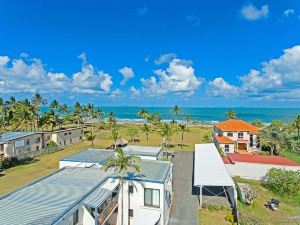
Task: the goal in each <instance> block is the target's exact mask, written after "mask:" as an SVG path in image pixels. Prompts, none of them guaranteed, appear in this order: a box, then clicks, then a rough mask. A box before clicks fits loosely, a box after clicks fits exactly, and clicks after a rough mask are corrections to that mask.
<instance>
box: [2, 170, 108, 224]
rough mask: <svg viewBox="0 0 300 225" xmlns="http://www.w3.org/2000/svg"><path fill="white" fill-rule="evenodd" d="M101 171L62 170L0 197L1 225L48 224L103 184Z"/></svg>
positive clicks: (105, 176) (105, 177) (103, 174)
mask: <svg viewBox="0 0 300 225" xmlns="http://www.w3.org/2000/svg"><path fill="white" fill-rule="evenodd" d="M108 175H109V174H108V173H105V172H103V171H101V170H100V169H91V168H89V169H86V168H63V169H62V170H59V171H58V172H56V173H54V174H52V175H50V176H47V177H45V178H43V179H41V180H39V181H37V182H34V183H31V184H29V185H26V186H24V187H23V188H21V189H18V190H16V191H14V192H11V193H9V194H7V195H4V196H2V197H1V198H0V224H9V225H28V224H30V225H33V224H36V225H41V224H43V225H48V224H52V222H53V221H54V220H56V219H57V218H59V217H60V216H61V215H63V214H64V213H65V212H67V211H68V210H69V209H71V208H72V207H74V205H76V204H78V202H80V201H81V200H83V199H84V198H85V197H86V195H87V194H89V193H90V192H91V191H93V190H94V189H95V188H97V187H98V186H99V185H100V184H101V183H102V182H104V181H105V180H106V179H107V177H108Z"/></svg>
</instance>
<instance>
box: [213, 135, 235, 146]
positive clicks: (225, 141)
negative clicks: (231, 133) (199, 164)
mask: <svg viewBox="0 0 300 225" xmlns="http://www.w3.org/2000/svg"><path fill="white" fill-rule="evenodd" d="M215 138H216V140H217V142H219V143H221V144H234V141H233V140H231V139H230V138H229V137H226V136H219V135H216V136H215Z"/></svg>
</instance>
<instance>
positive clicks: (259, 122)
mask: <svg viewBox="0 0 300 225" xmlns="http://www.w3.org/2000/svg"><path fill="white" fill-rule="evenodd" d="M251 124H252V125H253V126H255V127H258V128H263V127H264V126H265V125H264V123H263V122H262V121H261V120H253V121H252V122H251Z"/></svg>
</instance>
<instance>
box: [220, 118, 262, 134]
mask: <svg viewBox="0 0 300 225" xmlns="http://www.w3.org/2000/svg"><path fill="white" fill-rule="evenodd" d="M215 126H216V127H217V128H219V129H220V130H222V131H235V132H238V131H247V132H250V133H252V134H257V133H258V131H259V129H258V128H257V127H255V126H253V125H252V124H250V123H247V122H245V121H243V120H236V119H234V120H226V121H223V122H221V123H218V124H216V125H215Z"/></svg>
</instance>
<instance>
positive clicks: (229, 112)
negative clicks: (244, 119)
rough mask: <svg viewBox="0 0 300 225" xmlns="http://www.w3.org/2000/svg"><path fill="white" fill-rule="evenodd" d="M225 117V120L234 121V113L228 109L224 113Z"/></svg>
mask: <svg viewBox="0 0 300 225" xmlns="http://www.w3.org/2000/svg"><path fill="white" fill-rule="evenodd" d="M225 116H226V118H227V119H229V120H232V119H236V118H237V117H236V112H235V111H234V110H233V109H229V110H228V111H227V112H226V113H225Z"/></svg>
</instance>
